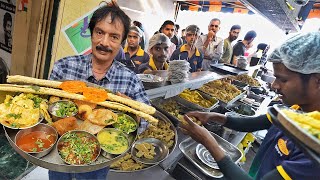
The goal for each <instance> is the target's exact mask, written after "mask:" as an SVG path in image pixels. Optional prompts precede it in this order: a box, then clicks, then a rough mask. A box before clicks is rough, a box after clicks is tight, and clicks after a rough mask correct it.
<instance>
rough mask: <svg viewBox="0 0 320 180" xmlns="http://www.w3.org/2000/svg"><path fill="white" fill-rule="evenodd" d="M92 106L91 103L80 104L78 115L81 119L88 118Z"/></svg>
mask: <svg viewBox="0 0 320 180" xmlns="http://www.w3.org/2000/svg"><path fill="white" fill-rule="evenodd" d="M92 110H93V109H92V108H91V107H90V106H89V105H86V104H84V105H80V106H78V114H77V116H78V117H79V118H80V119H83V120H85V119H87V118H88V116H89V114H90V113H92Z"/></svg>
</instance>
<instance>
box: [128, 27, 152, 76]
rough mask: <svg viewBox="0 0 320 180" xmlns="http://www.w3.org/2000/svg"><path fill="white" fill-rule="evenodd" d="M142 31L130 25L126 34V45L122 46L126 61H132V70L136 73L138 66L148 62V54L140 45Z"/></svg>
mask: <svg viewBox="0 0 320 180" xmlns="http://www.w3.org/2000/svg"><path fill="white" fill-rule="evenodd" d="M142 35H143V32H142V31H141V30H140V28H138V27H137V26H131V27H130V30H129V33H128V36H127V45H126V47H125V48H124V52H125V56H126V61H132V62H133V63H134V65H135V69H134V72H135V73H138V69H139V66H140V65H141V64H143V63H147V62H149V59H150V57H149V55H148V53H146V52H145V51H144V50H143V49H142V48H141V47H140V46H139V43H140V42H141V40H142V39H141V38H142Z"/></svg>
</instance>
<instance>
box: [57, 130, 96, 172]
mask: <svg viewBox="0 0 320 180" xmlns="http://www.w3.org/2000/svg"><path fill="white" fill-rule="evenodd" d="M70 133H83V134H85V135H86V136H87V137H89V138H92V139H94V141H95V142H96V143H97V144H98V150H99V152H98V153H97V156H96V157H95V158H94V159H92V161H91V162H89V163H84V164H71V163H69V162H67V161H65V160H64V159H63V158H62V157H61V154H60V151H59V144H60V143H63V142H62V141H63V140H64V138H65V136H66V135H68V134H70ZM56 147H57V148H56V150H57V152H58V154H59V157H60V159H61V160H62V161H63V162H64V163H66V164H71V165H73V166H84V165H88V164H90V163H92V162H94V161H96V160H97V159H98V157H99V155H100V152H101V148H100V143H99V141H98V139H97V137H96V136H94V135H93V134H90V133H89V132H87V131H81V130H73V131H69V132H67V133H64V134H63V135H62V136H61V137H60V138H59V140H58V142H57V146H56Z"/></svg>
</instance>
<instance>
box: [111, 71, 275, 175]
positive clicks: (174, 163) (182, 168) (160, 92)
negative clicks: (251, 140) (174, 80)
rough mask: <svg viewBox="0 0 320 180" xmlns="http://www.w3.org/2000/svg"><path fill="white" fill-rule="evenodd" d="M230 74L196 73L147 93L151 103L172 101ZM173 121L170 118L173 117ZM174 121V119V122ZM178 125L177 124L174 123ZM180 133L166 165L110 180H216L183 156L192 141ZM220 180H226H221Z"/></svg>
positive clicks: (233, 139) (235, 140)
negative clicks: (184, 143) (182, 147)
mask: <svg viewBox="0 0 320 180" xmlns="http://www.w3.org/2000/svg"><path fill="white" fill-rule="evenodd" d="M229 76H230V75H227V74H219V73H216V72H210V71H202V72H196V73H192V74H190V75H189V78H188V79H187V80H186V81H185V82H183V83H178V84H171V85H167V86H162V87H158V88H153V89H148V90H146V92H147V95H148V96H149V98H150V99H151V100H155V99H163V100H168V99H171V97H174V96H177V95H178V94H180V93H181V92H183V91H184V90H185V89H191V90H193V89H199V88H200V87H201V86H203V85H204V84H206V83H208V82H210V81H214V80H219V79H223V78H227V77H229ZM270 102H271V98H270V97H268V96H264V98H263V100H262V101H261V102H260V105H259V107H257V108H256V115H259V114H262V113H265V112H266V108H267V106H268V105H269V103H270ZM169 119H170V118H169ZM170 120H172V119H170ZM173 123H174V124H175V122H173ZM177 132H178V142H177V146H176V147H175V149H174V151H173V152H172V153H171V154H170V156H168V157H167V158H166V159H165V160H164V161H163V162H161V163H160V164H159V165H157V166H155V167H153V168H150V169H146V170H142V171H137V172H127V173H123V172H114V171H111V172H110V173H109V175H108V177H109V178H117V179H119V180H120V179H128V178H134V177H137V178H138V179H150V178H154V177H157V179H172V178H173V177H175V178H176V177H179V179H185V178H186V179H215V178H213V177H209V176H207V175H205V174H204V173H203V172H202V171H200V170H199V169H198V168H197V167H196V166H195V165H194V164H193V163H191V162H190V161H189V160H188V159H187V158H186V157H185V156H184V154H183V153H182V151H181V150H180V148H179V144H180V143H181V142H182V141H184V140H186V139H188V138H189V137H188V136H187V135H185V134H183V133H182V132H181V131H180V129H178V128H177ZM245 136H246V133H242V132H235V133H233V134H232V135H231V136H230V137H229V139H228V141H229V142H230V143H231V144H233V145H235V146H237V145H238V144H239V143H240V142H241V141H242V140H243V138H244V137H245ZM217 179H223V177H222V178H217Z"/></svg>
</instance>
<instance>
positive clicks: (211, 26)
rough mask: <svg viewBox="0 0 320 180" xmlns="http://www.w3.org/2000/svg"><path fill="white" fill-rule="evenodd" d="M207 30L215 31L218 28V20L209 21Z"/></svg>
mask: <svg viewBox="0 0 320 180" xmlns="http://www.w3.org/2000/svg"><path fill="white" fill-rule="evenodd" d="M208 30H209V31H213V32H215V33H217V32H218V31H219V30H220V21H211V23H210V24H209V26H208Z"/></svg>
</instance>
